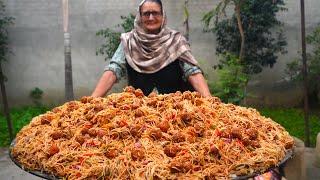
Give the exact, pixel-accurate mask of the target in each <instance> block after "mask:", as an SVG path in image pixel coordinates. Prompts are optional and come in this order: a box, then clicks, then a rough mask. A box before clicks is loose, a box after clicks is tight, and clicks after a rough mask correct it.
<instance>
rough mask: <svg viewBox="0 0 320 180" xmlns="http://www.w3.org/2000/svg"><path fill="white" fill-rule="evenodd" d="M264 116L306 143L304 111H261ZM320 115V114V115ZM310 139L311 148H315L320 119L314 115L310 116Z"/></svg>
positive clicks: (264, 109)
mask: <svg viewBox="0 0 320 180" xmlns="http://www.w3.org/2000/svg"><path fill="white" fill-rule="evenodd" d="M260 113H261V115H263V116H266V117H270V118H271V119H272V120H274V121H276V122H277V123H279V124H281V125H282V126H283V127H284V128H285V129H286V130H287V131H288V132H289V133H290V135H292V136H295V137H297V138H299V139H301V140H303V141H304V139H305V137H304V136H305V134H304V115H303V110H302V109H270V108H263V109H260ZM318 115H319V114H318ZM309 120H310V137H311V138H310V139H311V146H313V147H314V146H315V144H316V139H317V134H318V133H319V132H320V117H319V116H316V114H313V115H311V116H310V119H309Z"/></svg>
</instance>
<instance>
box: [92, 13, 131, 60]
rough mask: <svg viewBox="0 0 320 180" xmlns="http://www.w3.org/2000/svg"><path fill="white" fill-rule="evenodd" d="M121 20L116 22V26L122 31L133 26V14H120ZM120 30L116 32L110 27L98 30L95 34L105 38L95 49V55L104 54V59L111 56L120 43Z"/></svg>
mask: <svg viewBox="0 0 320 180" xmlns="http://www.w3.org/2000/svg"><path fill="white" fill-rule="evenodd" d="M121 19H122V20H123V22H122V23H121V24H118V25H117V27H121V28H122V30H123V31H122V32H129V31H131V30H132V29H133V27H134V19H135V16H134V15H133V14H129V15H128V16H121ZM120 35H121V32H117V31H115V30H112V29H110V28H106V29H102V30H99V31H98V32H97V33H96V36H101V37H103V38H104V39H105V42H104V44H102V45H101V46H100V47H99V48H98V49H97V51H96V55H106V58H105V60H107V59H109V58H112V56H113V54H114V53H115V52H116V50H117V48H118V46H119V44H120Z"/></svg>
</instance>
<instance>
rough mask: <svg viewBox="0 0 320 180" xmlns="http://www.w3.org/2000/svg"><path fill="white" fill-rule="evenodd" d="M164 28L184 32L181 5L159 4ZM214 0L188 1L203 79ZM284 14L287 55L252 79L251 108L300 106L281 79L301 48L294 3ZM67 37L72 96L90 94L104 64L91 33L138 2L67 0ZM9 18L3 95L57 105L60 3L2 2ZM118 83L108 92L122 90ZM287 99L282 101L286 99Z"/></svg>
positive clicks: (314, 17) (313, 8)
mask: <svg viewBox="0 0 320 180" xmlns="http://www.w3.org/2000/svg"><path fill="white" fill-rule="evenodd" d="M163 2H164V6H165V8H166V10H167V15H168V19H169V22H168V24H169V26H170V27H172V28H174V29H177V30H183V26H182V21H183V9H182V7H183V3H184V0H174V1H173V0H163ZM216 2H217V0H201V1H195V0H193V1H190V11H191V12H190V14H191V19H190V26H191V32H190V33H191V37H190V39H191V43H192V51H193V54H194V55H195V57H196V58H197V59H198V60H199V61H200V64H201V65H202V68H203V69H204V71H205V73H206V74H208V80H209V81H214V80H215V79H216V75H215V73H214V70H213V68H212V65H214V64H215V63H217V58H216V56H215V37H214V35H213V34H211V33H203V32H202V29H203V25H202V23H201V22H200V20H201V17H202V15H203V14H204V12H207V11H208V10H210V9H211V8H212V7H213V6H214V5H215V4H216ZM286 2H287V8H288V11H286V12H282V13H281V14H279V18H280V19H281V20H282V21H283V22H284V23H285V33H286V36H287V39H288V54H285V55H282V56H280V58H279V60H278V63H277V64H276V65H275V67H274V68H272V69H266V70H264V71H263V73H261V74H259V75H257V76H256V77H254V79H253V80H252V82H251V83H250V88H249V92H250V93H252V94H254V95H255V96H254V97H253V98H250V99H249V102H250V103H252V104H255V105H261V104H266V105H286V106H293V105H296V104H297V103H299V102H300V98H301V90H300V89H299V88H297V87H295V85H293V84H290V83H288V82H286V81H284V80H283V78H284V76H285V75H284V68H285V65H286V63H287V62H289V61H291V60H293V59H295V58H296V57H298V53H297V51H299V50H300V49H301V46H300V31H299V30H300V24H299V21H300V16H299V2H300V1H299V0H287V1H286ZM69 3H70V32H71V41H72V65H73V77H74V90H75V94H76V97H77V98H79V97H81V96H83V95H89V94H90V93H91V91H92V90H93V88H94V87H95V84H96V82H97V81H98V79H99V77H100V75H101V74H102V70H103V66H104V64H105V61H104V57H102V56H96V55H95V50H96V48H97V47H99V46H100V45H101V43H102V39H101V38H99V37H96V36H95V32H96V31H98V30H100V29H102V28H106V27H110V28H113V27H114V26H115V25H116V24H118V23H119V22H120V16H121V15H127V14H128V13H129V12H132V13H135V12H136V7H137V5H138V3H139V1H137V0H70V1H69ZM6 5H7V12H8V15H9V16H12V17H14V18H15V24H14V26H12V27H11V28H10V31H9V32H10V46H11V47H12V52H13V55H11V56H10V60H9V61H8V62H7V63H5V64H4V65H3V67H4V72H5V74H6V75H7V77H8V82H7V83H6V87H7V93H8V97H9V101H10V104H11V106H13V105H22V104H27V103H30V102H31V101H30V98H29V93H30V91H31V90H32V89H33V88H35V87H39V88H41V89H42V90H43V91H44V102H45V103H48V104H58V103H62V102H63V97H64V54H63V53H64V49H63V32H62V31H63V30H62V29H63V28H62V10H61V0H6ZM306 8H307V11H306V22H307V32H310V31H312V30H313V29H314V27H315V26H316V25H317V23H319V22H320V11H319V10H318V8H320V1H319V0H309V1H306ZM125 83H126V82H125V81H121V82H120V83H119V84H117V85H116V86H114V88H113V91H120V90H121V89H122V87H123V86H124V85H125ZM286 95H287V96H286Z"/></svg>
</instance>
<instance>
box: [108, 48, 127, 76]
mask: <svg viewBox="0 0 320 180" xmlns="http://www.w3.org/2000/svg"><path fill="white" fill-rule="evenodd" d="M104 71H112V72H113V73H114V74H115V76H116V77H117V81H119V80H120V79H121V78H122V77H124V76H125V72H126V58H125V54H124V51H123V46H122V44H121V43H120V44H119V46H118V48H117V50H116V52H115V53H114V55H113V56H112V58H111V60H110V62H109V63H107V64H106V66H105V67H104Z"/></svg>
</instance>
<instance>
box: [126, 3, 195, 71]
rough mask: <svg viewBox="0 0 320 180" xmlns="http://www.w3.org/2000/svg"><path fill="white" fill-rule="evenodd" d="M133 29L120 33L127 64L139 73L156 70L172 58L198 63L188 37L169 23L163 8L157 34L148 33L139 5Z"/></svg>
mask: <svg viewBox="0 0 320 180" xmlns="http://www.w3.org/2000/svg"><path fill="white" fill-rule="evenodd" d="M143 3H144V1H142V2H141V3H140V5H139V8H138V13H137V15H136V18H135V22H134V29H133V30H132V31H131V32H128V33H123V34H121V42H122V45H123V49H124V52H125V56H126V59H127V62H128V64H129V65H130V66H131V67H132V68H133V69H134V70H136V71H137V72H140V73H148V74H150V73H155V72H157V71H159V70H161V69H162V68H164V67H166V66H167V65H169V64H170V63H172V62H173V61H175V60H177V59H180V60H182V61H185V62H188V63H191V64H193V65H197V64H198V62H197V60H196V59H195V58H194V57H193V55H192V54H191V50H190V46H189V44H188V42H187V40H186V39H185V37H184V36H183V35H182V34H181V33H180V32H178V31H175V30H172V29H170V28H167V27H166V22H167V17H166V15H165V12H164V10H163V8H162V11H163V21H162V25H161V30H160V32H159V33H158V34H147V33H146V32H145V31H144V29H143V26H142V22H141V16H140V12H139V9H140V6H142V4H143Z"/></svg>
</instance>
